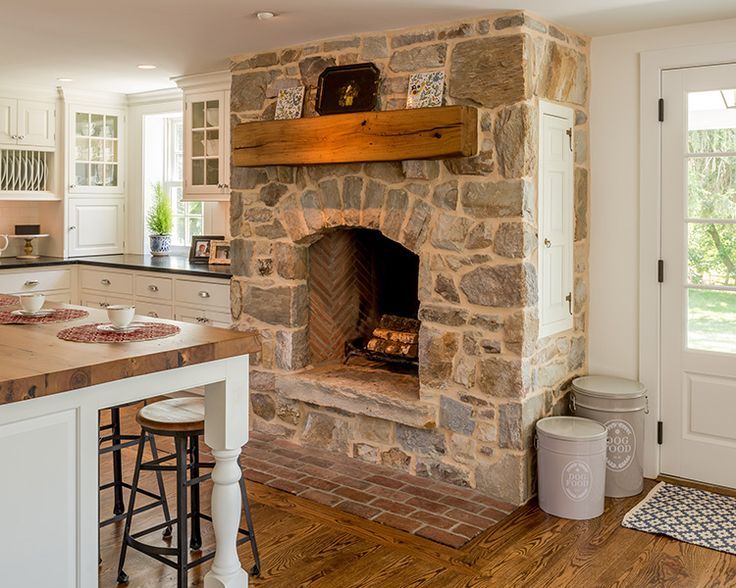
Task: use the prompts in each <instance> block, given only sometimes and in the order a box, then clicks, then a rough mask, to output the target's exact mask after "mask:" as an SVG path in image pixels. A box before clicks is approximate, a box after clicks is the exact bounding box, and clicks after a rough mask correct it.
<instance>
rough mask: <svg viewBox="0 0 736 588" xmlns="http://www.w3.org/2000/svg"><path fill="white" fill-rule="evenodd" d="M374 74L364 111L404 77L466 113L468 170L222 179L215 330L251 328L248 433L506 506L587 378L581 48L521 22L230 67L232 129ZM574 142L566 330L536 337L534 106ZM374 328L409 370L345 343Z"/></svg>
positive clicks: (396, 98)
mask: <svg viewBox="0 0 736 588" xmlns="http://www.w3.org/2000/svg"><path fill="white" fill-rule="evenodd" d="M361 61H372V62H374V63H376V65H377V66H378V67H379V68H380V69H381V72H382V82H381V90H380V97H379V98H380V104H379V107H378V109H379V110H390V109H400V108H403V107H404V101H405V95H406V90H407V79H408V75H409V74H410V73H413V72H416V71H434V70H441V71H445V73H446V79H447V81H446V89H445V102H446V103H447V104H467V105H472V106H474V107H477V108H478V109H479V120H480V150H479V153H478V155H476V156H473V157H467V158H458V159H451V160H444V161H403V162H398V163H397V162H391V163H351V164H339V165H338V164H335V165H302V166H272V167H260V168H254V167H252V168H245V167H234V168H233V170H232V177H231V186H232V187H233V192H232V201H231V233H232V235H233V242H232V250H231V256H232V271H233V281H232V296H231V298H232V313H233V318H234V319H235V321H236V325H237V327H238V328H240V329H255V330H257V331H258V332H259V334H260V336H261V341H262V351H261V353H260V354H258V355H257V356H255V357H254V358H253V359H252V369H251V390H252V394H251V398H252V415H251V418H252V427H254V428H255V429H257V430H260V431H264V432H268V433H272V434H276V435H279V436H283V437H285V438H288V439H291V440H292V441H294V442H296V443H299V444H301V445H304V446H317V447H320V448H326V449H330V450H333V451H337V452H341V453H344V454H347V455H350V456H351V457H354V458H356V459H358V460H365V461H369V462H374V463H381V464H384V465H387V466H390V467H392V468H396V469H399V470H402V471H405V472H408V473H410V474H413V475H416V476H425V477H433V478H439V479H441V480H443V481H446V482H450V483H453V484H457V485H460V486H471V487H475V488H477V489H479V490H481V491H483V492H486V493H488V494H489V495H493V496H496V497H498V498H501V499H503V500H506V501H508V502H512V503H515V504H520V503H522V502H524V501H526V500H527V499H528V498H529V497H530V496H531V495H532V494H533V492H534V476H533V471H534V455H533V450H532V444H531V431H532V427H533V423H534V422H535V421H536V420H537V419H538V418H540V417H541V416H544V415H548V414H552V413H553V412H560V411H562V410H563V407H564V405H565V394H566V392H567V387H568V385H569V382H570V380H571V379H572V378H573V377H574V376H575V375H577V374H580V373H583V372H584V370H585V367H586V365H585V333H586V309H587V295H586V292H587V255H588V253H587V251H588V244H587V213H588V210H587V209H588V206H587V202H588V171H587V169H588V158H587V149H586V145H587V102H588V39H587V38H585V37H582V36H580V35H577V34H575V33H574V32H572V31H567V30H563V29H560V28H558V27H556V26H554V25H553V24H550V23H547V22H543V21H542V20H540V19H538V18H536V17H534V16H531V15H529V14H527V13H523V12H513V13H506V14H498V15H493V16H492V17H486V18H478V19H470V20H465V21H462V22H456V23H449V24H448V23H445V24H440V25H432V26H425V27H420V28H416V29H411V30H402V31H391V32H388V33H369V34H364V35H356V36H354V37H348V38H340V39H329V40H325V41H321V42H315V43H310V44H307V45H303V46H299V47H291V48H284V49H281V50H278V51H272V52H268V53H263V54H258V55H247V56H239V57H237V58H233V67H232V69H233V82H232V104H231V110H232V112H233V124H237V123H239V122H247V121H252V120H268V119H271V118H273V113H274V108H275V98H276V95H277V94H278V90H279V89H280V88H285V87H289V86H293V85H296V84H303V85H305V86H307V98H306V103H305V116H315V113H314V108H313V105H314V96H315V88H316V81H317V77H318V76H319V73H320V72H321V71H322V70H323V69H324V68H325V67H329V66H331V65H335V64H346V63H356V62H361ZM540 97H541V98H545V99H550V100H554V101H557V102H560V103H563V104H567V105H570V106H572V107H574V108H575V110H576V127H575V133H574V136H575V162H576V169H575V179H576V226H575V241H576V244H575V271H576V274H575V291H574V303H575V304H574V308H575V326H574V329H572V330H570V331H567V332H564V333H560V334H558V335H554V336H550V337H545V338H539V337H538V336H537V319H536V317H537V314H536V313H537V309H536V308H537V281H536V265H537V262H536V259H537V235H536V228H537V220H536V197H535V189H534V187H535V184H536V174H537V162H536V155H535V154H536V151H537V136H536V135H537V133H536V125H537V122H536V121H537V104H538V99H539V98H540ZM383 315H396V316H400V317H405V318H416V319H418V320H419V321H421V326H420V328H419V336H418V361H417V363H418V369H416V368H412V366H411V365H392V364H390V363H385V362H377V361H373V360H371V359H367V358H365V357H355V358H351V359H350V360H349V361H348V362H347V363H346V362H345V343H346V342H350V341H354V340H358V339H365V338H368V337H370V336H371V333H372V332H373V329H375V327H376V326H377V324H378V322H379V321H380V319H381V317H382V316H383Z"/></svg>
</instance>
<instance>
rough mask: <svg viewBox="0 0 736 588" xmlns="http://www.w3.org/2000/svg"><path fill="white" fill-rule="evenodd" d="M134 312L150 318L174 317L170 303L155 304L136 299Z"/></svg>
mask: <svg viewBox="0 0 736 588" xmlns="http://www.w3.org/2000/svg"><path fill="white" fill-rule="evenodd" d="M135 313H136V314H137V315H139V316H148V317H151V318H162V319H173V318H174V309H173V308H172V307H171V305H170V304H155V303H153V302H143V301H141V300H138V301H136V303H135Z"/></svg>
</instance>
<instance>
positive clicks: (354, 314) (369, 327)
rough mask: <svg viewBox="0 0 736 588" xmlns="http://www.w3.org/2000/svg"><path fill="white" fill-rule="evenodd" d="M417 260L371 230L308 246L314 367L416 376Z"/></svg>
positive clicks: (335, 234)
mask: <svg viewBox="0 0 736 588" xmlns="http://www.w3.org/2000/svg"><path fill="white" fill-rule="evenodd" d="M418 285H419V257H418V256H417V255H416V254H414V253H412V252H411V251H409V250H408V249H406V248H405V247H403V246H402V245H400V244H398V243H396V242H394V241H392V240H390V239H388V238H386V237H384V236H383V235H382V234H381V233H380V232H378V231H375V230H370V229H338V230H334V231H331V232H329V233H326V234H325V235H323V236H322V238H321V239H320V240H319V241H316V242H315V243H313V244H312V245H311V246H310V248H309V311H310V318H309V352H310V359H311V361H310V363H312V365H315V366H316V365H319V364H322V363H325V362H345V361H346V360H347V361H348V362H349V363H350V364H351V365H352V364H354V363H358V364H360V365H366V362H369V363H371V364H377V365H378V366H380V367H382V368H389V369H392V370H398V371H409V372H414V373H416V370H417V339H418V330H419V322H418V320H417V314H418V311H419V298H418Z"/></svg>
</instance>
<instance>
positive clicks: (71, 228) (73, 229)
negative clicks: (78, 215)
mask: <svg viewBox="0 0 736 588" xmlns="http://www.w3.org/2000/svg"><path fill="white" fill-rule="evenodd" d="M69 230H70V231H76V230H77V225H72V226H71V227H69Z"/></svg>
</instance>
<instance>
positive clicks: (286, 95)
mask: <svg viewBox="0 0 736 588" xmlns="http://www.w3.org/2000/svg"><path fill="white" fill-rule="evenodd" d="M303 104H304V86H295V87H294V88H285V89H283V90H279V97H278V98H277V99H276V114H275V115H274V119H275V120H286V119H291V118H301V117H302V105H303Z"/></svg>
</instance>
